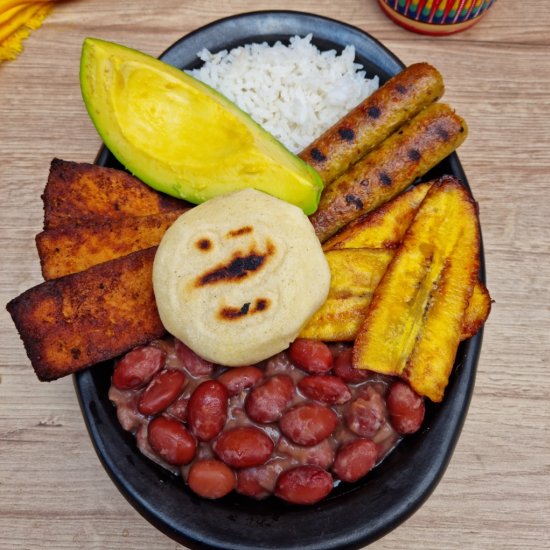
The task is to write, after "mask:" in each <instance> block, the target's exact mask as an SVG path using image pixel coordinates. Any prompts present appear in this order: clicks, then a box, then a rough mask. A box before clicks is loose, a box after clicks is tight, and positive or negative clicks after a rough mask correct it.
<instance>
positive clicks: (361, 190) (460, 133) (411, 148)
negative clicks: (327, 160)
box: [310, 103, 467, 242]
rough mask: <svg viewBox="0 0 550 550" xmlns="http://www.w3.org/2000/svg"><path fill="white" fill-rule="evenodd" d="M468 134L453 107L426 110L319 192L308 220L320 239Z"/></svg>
mask: <svg viewBox="0 0 550 550" xmlns="http://www.w3.org/2000/svg"><path fill="white" fill-rule="evenodd" d="M466 134H467V127H466V123H465V122H464V120H463V119H462V118H461V117H460V116H458V115H457V114H456V113H455V112H454V111H453V110H452V109H451V107H449V106H448V105H445V104H442V103H435V104H433V105H430V106H429V107H426V108H425V109H424V110H423V111H421V112H420V113H419V114H418V115H416V116H415V117H414V118H413V119H412V120H411V121H410V122H409V123H408V124H406V125H405V126H403V127H402V128H401V130H399V131H398V132H395V133H394V134H392V135H391V136H390V137H388V138H387V139H386V140H385V141H384V142H382V144H381V145H380V146H379V147H378V148H377V149H374V150H373V151H371V152H370V153H368V154H367V155H365V157H363V158H362V159H361V160H360V161H359V162H357V163H356V164H355V165H354V166H353V167H352V168H351V169H350V170H348V171H347V172H346V173H345V174H344V175H342V176H340V177H339V178H338V179H337V180H335V181H334V182H333V183H332V184H331V185H330V186H329V187H327V188H326V189H325V190H324V191H323V194H322V195H321V201H320V203H319V208H318V209H317V211H316V212H315V213H314V214H312V215H311V216H310V220H311V223H312V224H313V227H314V228H315V232H316V233H317V236H318V237H319V240H320V241H321V242H324V241H326V240H327V239H328V238H329V237H331V236H332V235H334V234H335V233H336V232H337V231H338V230H339V229H341V228H342V227H344V226H345V225H346V224H348V223H349V222H351V221H353V220H355V219H357V218H358V217H359V216H361V215H362V214H364V213H366V212H370V211H371V210H374V209H375V208H377V207H379V206H381V205H382V204H384V203H385V202H387V201H388V200H390V199H391V198H393V197H395V196H396V195H397V194H398V193H400V192H401V191H403V190H404V189H405V188H406V187H408V186H409V185H410V184H411V183H413V182H414V181H415V180H416V179H417V178H419V177H420V176H422V175H424V174H425V173H426V172H428V170H430V169H431V168H433V167H434V166H435V165H436V164H438V163H439V162H440V161H441V160H443V159H444V158H445V157H447V156H448V155H449V154H451V153H452V152H453V151H454V150H455V149H456V148H457V147H458V146H459V145H460V144H461V143H462V142H463V141H464V139H465V138H466Z"/></svg>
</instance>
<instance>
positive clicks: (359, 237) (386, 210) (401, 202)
mask: <svg viewBox="0 0 550 550" xmlns="http://www.w3.org/2000/svg"><path fill="white" fill-rule="evenodd" d="M431 184H432V182H428V183H421V184H419V185H416V186H415V187H412V188H411V189H409V190H408V191H405V192H404V193H402V194H401V195H397V197H395V198H394V199H392V200H391V201H389V202H387V203H386V204H384V205H382V206H381V207H380V208H377V209H376V210H374V211H372V212H369V213H367V214H364V215H363V216H361V217H360V218H358V219H357V220H355V221H353V222H351V223H349V224H348V225H346V226H345V227H344V228H343V229H342V230H341V231H339V232H338V233H337V234H336V235H334V237H331V238H330V239H329V240H328V241H326V242H325V243H324V244H323V250H324V251H325V252H326V251H328V250H336V249H340V248H397V247H398V246H399V245H400V244H401V241H402V240H403V236H404V235H405V231H407V228H408V227H409V225H410V224H411V222H412V220H413V218H414V215H415V214H416V210H417V209H418V207H419V206H420V203H421V202H422V201H423V200H424V197H425V196H426V193H427V192H428V189H429V188H430V186H431Z"/></svg>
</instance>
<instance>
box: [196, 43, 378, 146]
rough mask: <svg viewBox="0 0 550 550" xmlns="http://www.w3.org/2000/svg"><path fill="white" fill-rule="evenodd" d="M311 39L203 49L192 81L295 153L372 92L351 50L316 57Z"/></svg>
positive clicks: (372, 82)
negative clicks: (221, 97)
mask: <svg viewBox="0 0 550 550" xmlns="http://www.w3.org/2000/svg"><path fill="white" fill-rule="evenodd" d="M311 39H312V35H311V34H309V35H307V36H306V37H304V38H301V37H299V36H294V37H292V38H291V39H290V43H289V45H288V46H287V45H284V44H282V43H281V42H277V43H275V44H274V45H273V46H269V45H268V44H267V43H262V44H248V45H246V46H242V47H238V48H235V49H233V50H231V51H227V50H223V51H221V52H218V53H211V52H209V51H208V50H206V49H204V50H202V51H201V52H199V54H198V55H199V57H200V59H202V60H203V61H204V64H203V66H202V67H201V68H200V69H196V70H194V71H190V74H191V75H193V76H194V77H195V78H198V79H199V80H201V81H203V82H205V83H206V84H208V85H209V86H211V87H213V88H214V89H216V90H218V91H219V92H221V93H222V94H223V95H225V96H226V97H227V98H228V99H230V100H231V101H233V102H234V103H236V104H237V105H238V106H239V107H240V108H241V109H242V110H243V111H245V112H247V113H248V114H250V115H251V116H252V118H253V119H254V120H255V121H256V122H257V123H258V124H260V125H261V126H263V128H265V129H266V130H267V131H268V132H270V133H271V134H272V135H274V136H275V137H276V138H277V139H278V140H279V141H281V142H282V143H283V144H284V145H285V146H286V147H287V148H288V149H290V150H291V151H293V152H294V153H298V152H299V151H301V150H302V149H304V148H305V147H306V146H307V145H309V144H310V143H311V142H312V141H313V140H314V139H316V138H317V137H318V136H320V135H321V134H322V133H323V132H324V131H325V130H326V129H327V128H329V127H330V126H332V125H333V124H334V123H335V122H337V121H338V120H339V119H340V118H341V117H342V116H344V115H345V114H346V113H347V112H348V111H350V110H351V109H352V108H353V107H355V106H356V105H357V104H358V103H360V102H361V101H362V100H363V99H365V98H366V97H367V96H369V95H370V94H371V93H372V92H373V91H374V90H376V89H377V88H378V77H377V76H374V77H373V78H372V79H369V78H367V77H366V74H365V71H364V70H362V69H363V67H362V65H360V64H358V63H355V62H354V60H355V48H354V47H353V46H346V48H345V49H344V50H343V51H342V53H341V54H338V53H337V52H336V51H335V50H329V51H324V52H321V51H319V49H318V48H317V47H316V46H315V45H314V44H312V43H311Z"/></svg>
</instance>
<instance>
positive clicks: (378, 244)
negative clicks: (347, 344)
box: [300, 182, 491, 341]
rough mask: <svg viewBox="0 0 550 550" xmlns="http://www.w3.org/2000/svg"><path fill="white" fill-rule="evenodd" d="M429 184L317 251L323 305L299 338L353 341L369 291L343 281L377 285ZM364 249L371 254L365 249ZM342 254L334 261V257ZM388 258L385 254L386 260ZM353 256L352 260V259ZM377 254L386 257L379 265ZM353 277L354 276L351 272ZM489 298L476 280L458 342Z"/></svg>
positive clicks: (481, 316)
mask: <svg viewBox="0 0 550 550" xmlns="http://www.w3.org/2000/svg"><path fill="white" fill-rule="evenodd" d="M432 183H433V182H428V183H422V184H419V185H417V186H415V187H413V188H411V189H409V190H408V191H406V192H405V193H402V194H401V195H398V196H397V197H395V198H394V199H392V200H391V201H389V202H387V203H386V204H384V205H383V206H381V207H380V208H378V209H377V210H374V211H373V212H370V213H369V214H365V215H364V216H362V217H361V218H360V219H358V220H356V222H352V223H351V224H349V225H348V226H346V227H345V228H344V229H343V230H342V231H340V232H339V233H338V234H336V235H335V236H334V237H333V238H331V239H329V240H328V241H327V242H326V243H325V244H324V246H323V249H324V250H325V255H326V258H327V261H328V263H329V266H330V269H331V276H332V278H331V287H330V290H329V296H328V297H327V300H326V302H325V303H324V304H323V306H322V307H321V308H320V309H319V310H318V311H317V312H316V313H315V315H313V317H312V318H311V319H310V320H309V321H308V323H307V324H306V325H305V327H304V328H303V329H302V333H301V334H300V336H301V337H302V338H312V339H319V340H324V341H338V340H345V341H353V340H355V338H356V337H357V333H358V331H359V328H360V326H361V323H362V322H363V319H364V317H365V315H366V312H367V310H368V306H369V304H370V302H371V298H372V294H373V291H374V288H372V287H370V288H367V289H366V291H363V289H361V288H358V289H356V288H355V287H354V286H353V285H352V284H351V283H350V282H349V280H348V279H349V277H351V276H352V275H351V274H352V273H353V278H354V279H356V280H358V281H361V277H362V274H364V273H366V274H367V275H368V277H369V279H368V280H371V279H372V280H380V279H381V278H382V275H383V273H384V271H385V270H386V268H387V265H388V263H389V259H391V258H392V257H393V255H394V252H395V248H397V247H398V246H399V245H400V244H401V241H402V240H403V237H404V235H405V233H406V231H407V229H408V227H409V225H410V224H411V222H412V220H413V218H414V216H415V214H416V212H417V210H418V207H419V206H420V203H421V202H422V200H423V199H424V197H425V196H426V193H427V192H428V189H429V188H430V186H431V185H432ZM367 248H369V249H371V250H370V251H369V250H366V249H367ZM346 251H347V253H348V255H347V256H341V257H340V256H339V255H338V253H344V252H346ZM388 253H389V255H388ZM355 254H357V257H355V256H354V255H355ZM381 254H386V256H385V257H384V258H385V259H384V261H383V262H382V261H380V258H381V257H382V256H380V255H381ZM356 272H357V273H356ZM490 306H491V297H490V296H489V292H488V291H487V289H486V288H485V285H483V283H481V282H480V281H476V284H475V285H474V291H473V294H472V297H471V299H470V301H469V303H468V307H467V308H466V311H465V313H464V319H463V323H462V331H461V340H465V339H467V338H470V337H472V336H473V335H474V334H476V332H477V331H478V330H479V328H480V327H481V326H482V324H483V323H484V322H485V320H486V319H487V317H488V316H489V312H490Z"/></svg>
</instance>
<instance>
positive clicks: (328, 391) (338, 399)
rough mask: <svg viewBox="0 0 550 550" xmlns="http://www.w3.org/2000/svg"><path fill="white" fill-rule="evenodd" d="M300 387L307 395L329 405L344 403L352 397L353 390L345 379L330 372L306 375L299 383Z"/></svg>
mask: <svg viewBox="0 0 550 550" xmlns="http://www.w3.org/2000/svg"><path fill="white" fill-rule="evenodd" d="M298 389H299V390H300V391H301V392H302V393H303V394H304V395H305V396H306V397H309V398H310V399H314V400H315V401H321V403H326V404H327V405H342V404H344V403H346V402H347V401H349V400H350V399H351V392H350V390H349V388H348V387H347V386H346V384H345V383H344V381H343V380H342V379H341V378H339V377H338V376H331V375H328V374H316V375H313V376H305V377H304V378H302V380H300V382H299V383H298Z"/></svg>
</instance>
